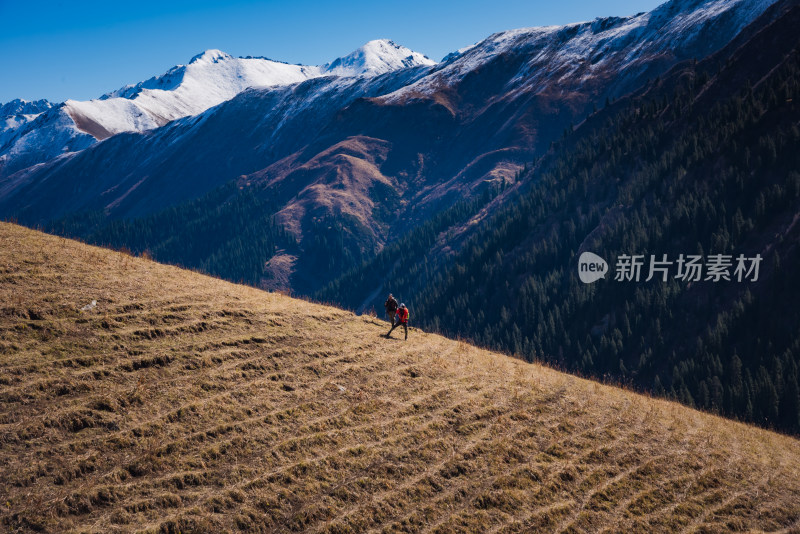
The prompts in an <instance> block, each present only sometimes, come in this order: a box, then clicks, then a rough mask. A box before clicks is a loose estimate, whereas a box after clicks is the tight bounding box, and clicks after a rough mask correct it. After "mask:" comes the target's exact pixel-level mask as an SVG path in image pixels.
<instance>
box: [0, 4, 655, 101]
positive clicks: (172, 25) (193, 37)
mask: <svg viewBox="0 0 800 534" xmlns="http://www.w3.org/2000/svg"><path fill="white" fill-rule="evenodd" d="M660 3H661V0H605V1H602V2H598V1H597V0H561V1H552V0H548V1H541V0H526V1H518V0H493V1H478V0H458V1H449V0H448V1H435V0H425V1H421V0H405V1H402V2H386V1H376V0H371V1H365V0H349V1H348V0H342V1H335V0H334V1H328V2H323V1H318V0H292V1H261V2H255V1H246V0H233V1H228V2H211V1H207V0H135V1H131V2H119V1H114V0H106V1H102V2H101V1H97V0H72V1H36V0H33V1H30V0H29V1H25V0H0V102H7V101H9V100H12V99H14V98H24V99H26V100H35V99H39V98H47V99H48V100H51V101H54V102H60V101H63V100H65V99H67V98H73V99H76V100H88V99H90V98H96V97H98V96H100V95H102V94H103V93H106V92H108V91H112V90H114V89H117V88H119V87H121V86H123V85H126V84H129V83H136V82H139V81H141V80H144V79H147V78H150V77H151V76H154V75H157V74H161V73H163V72H164V71H166V70H167V69H169V68H170V67H172V66H174V65H177V64H182V63H187V62H188V61H189V60H190V59H191V58H192V57H193V56H194V55H196V54H198V53H200V52H202V51H203V50H207V49H209V48H218V49H220V50H223V51H225V52H227V53H229V54H232V55H234V56H248V55H251V56H267V57H270V58H272V59H277V60H281V61H287V62H290V63H303V64H311V65H316V64H322V63H326V62H328V61H330V60H332V59H334V58H336V57H339V56H342V55H345V54H347V53H349V52H351V51H352V50H354V49H356V48H358V47H359V46H361V45H362V44H364V43H365V42H367V41H369V40H371V39H380V38H388V39H392V40H394V41H395V42H396V43H398V44H402V45H404V46H407V47H409V48H411V49H414V50H417V51H419V52H422V53H423V54H425V55H427V56H428V57H430V58H432V59H435V60H437V61H438V60H439V59H441V58H442V57H443V56H444V55H446V54H447V53H449V52H451V51H453V50H456V49H458V48H462V47H464V46H467V45H470V44H473V43H475V42H477V41H480V40H481V39H483V38H484V37H487V36H488V35H490V34H491V33H494V32H496V31H501V30H507V29H512V28H522V27H527V26H542V25H551V24H566V23H570V22H578V21H583V20H590V19H593V18H595V17H599V16H608V15H631V14H634V13H638V12H640V11H649V10H651V9H652V8H653V7H655V6H656V5H658V4H660Z"/></svg>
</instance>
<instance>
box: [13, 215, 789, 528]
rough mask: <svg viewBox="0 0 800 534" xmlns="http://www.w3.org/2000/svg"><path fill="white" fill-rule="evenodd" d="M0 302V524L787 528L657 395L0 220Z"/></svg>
mask: <svg viewBox="0 0 800 534" xmlns="http://www.w3.org/2000/svg"><path fill="white" fill-rule="evenodd" d="M92 300H97V306H96V307H95V308H94V309H92V310H90V311H79V309H80V308H82V307H83V306H85V305H86V304H88V303H90V302H91V301H92ZM0 302H2V308H1V309H0V509H1V510H2V511H0V529H1V530H2V531H3V532H27V531H45V532H138V531H146V532H228V531H254V532H287V531H307V532H327V533H346V532H439V533H445V532H539V531H542V532H601V531H609V532H620V531H624V532H671V531H685V532H728V531H783V532H800V441H798V440H797V439H794V438H791V437H786V436H782V435H778V434H775V433H772V432H768V431H765V430H762V429H758V428H754V427H751V426H747V425H743V424H739V423H735V422H732V421H729V420H725V419H722V418H719V417H715V416H712V415H708V414H704V413H700V412H698V411H694V410H691V409H688V408H686V407H683V406H680V405H678V404H675V403H670V402H665V401H661V400H654V399H651V398H649V397H646V396H642V395H638V394H634V393H631V392H629V391H625V390H622V389H618V388H614V387H610V386H604V385H601V384H598V383H595V382H591V381H588V380H583V379H580V378H576V377H573V376H570V375H567V374H563V373H560V372H557V371H554V370H552V369H548V368H546V367H543V366H540V365H531V364H526V363H523V362H521V361H517V360H515V359H513V358H510V357H507V356H504V355H501V354H497V353H493V352H489V351H486V350H482V349H478V348H475V347H472V346H469V345H467V344H465V343H462V342H459V341H453V340H451V339H446V338H444V337H441V336H438V335H433V334H426V333H423V332H420V331H419V330H417V329H412V331H410V332H409V340H408V341H406V342H404V341H401V340H400V339H398V338H400V337H401V336H400V335H399V334H398V332H397V331H395V333H394V336H395V339H385V338H383V337H381V334H383V333H384V332H386V330H388V328H387V326H386V323H385V322H382V321H378V320H377V319H375V318H372V317H365V316H362V317H358V316H355V315H353V314H351V313H348V312H344V311H341V310H339V309H336V308H331V307H326V306H321V305H317V304H312V303H309V302H305V301H302V300H296V299H292V298H289V297H286V296H283V295H280V294H277V293H267V292H263V291H259V290H256V289H253V288H250V287H244V286H238V285H235V284H231V283H228V282H223V281H221V280H218V279H215V278H211V277H208V276H203V275H200V274H197V273H194V272H191V271H186V270H181V269H179V268H176V267H171V266H165V265H160V264H157V263H154V262H152V261H148V260H146V259H143V258H134V257H131V256H130V255H127V254H124V253H121V252H115V251H111V250H105V249H101V248H95V247H90V246H86V245H83V244H80V243H78V242H74V241H69V240H65V239H60V238H57V237H53V236H49V235H46V234H42V233H39V232H36V231H33V230H29V229H25V228H22V227H19V226H15V225H12V224H7V223H0ZM411 312H412V322H413V318H414V317H413V309H412V310H411Z"/></svg>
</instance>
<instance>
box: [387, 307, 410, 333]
mask: <svg viewBox="0 0 800 534" xmlns="http://www.w3.org/2000/svg"><path fill="white" fill-rule="evenodd" d="M400 325H403V330H405V333H406V339H408V308H406V305H405V304H401V305H400V307H399V308H398V309H397V323H395V324H393V325H392V328H391V330H389V333H387V334H386V337H391V336H392V330H394V329H395V328H397V327H398V326H400Z"/></svg>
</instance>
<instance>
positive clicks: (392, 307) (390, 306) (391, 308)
mask: <svg viewBox="0 0 800 534" xmlns="http://www.w3.org/2000/svg"><path fill="white" fill-rule="evenodd" d="M383 307H384V308H386V315H388V316H389V322H390V323H392V326H394V314H395V312H397V299H396V298H394V296H393V295H392V294H391V293H389V298H388V299H386V302H384V303H383Z"/></svg>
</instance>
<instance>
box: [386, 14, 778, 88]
mask: <svg viewBox="0 0 800 534" xmlns="http://www.w3.org/2000/svg"><path fill="white" fill-rule="evenodd" d="M774 2H775V0H671V1H669V2H666V3H664V4H662V5H660V6H659V7H657V8H656V9H654V10H653V11H651V12H648V13H639V14H637V15H634V16H630V17H607V18H598V19H595V20H593V21H589V22H580V23H575V24H568V25H565V26H545V27H534V28H522V29H517V30H510V31H504V32H499V33H496V34H493V35H491V36H489V37H488V38H486V39H485V40H483V41H481V42H480V43H477V44H475V45H473V46H468V47H465V48H463V49H461V50H459V51H458V52H455V53H453V54H450V55H448V56H447V57H445V58H444V59H443V60H442V62H441V63H440V64H439V65H438V66H437V68H436V69H435V72H434V73H433V74H431V75H430V76H427V77H425V78H423V79H421V80H419V81H418V82H416V83H414V84H411V85H409V86H407V87H403V88H401V89H399V90H398V91H397V92H395V93H393V94H392V95H388V96H387V97H386V100H387V101H396V100H399V99H403V98H408V97H413V96H420V95H426V94H427V95H430V94H434V93H435V92H436V91H438V90H439V89H440V88H442V87H451V86H453V85H454V84H458V83H460V81H461V80H463V79H464V78H465V77H466V76H467V75H468V74H469V73H470V72H473V71H475V70H478V69H480V68H481V67H483V66H484V65H486V64H487V63H489V62H491V61H492V60H494V59H495V58H497V57H499V56H503V55H513V56H515V57H519V56H524V59H523V61H521V62H520V63H519V65H518V66H517V67H516V68H517V71H516V72H515V73H514V76H512V77H510V79H508V83H507V85H506V86H505V87H504V89H505V91H504V92H505V93H508V92H514V91H536V92H541V91H547V90H553V89H557V90H559V91H560V92H561V93H562V94H563V93H566V92H567V91H568V90H570V89H578V88H580V87H581V85H582V84H584V83H595V84H596V83H597V82H600V83H604V84H607V85H608V86H609V89H614V88H627V87H626V86H627V85H629V82H630V81H631V80H633V81H636V80H638V79H639V78H640V76H641V75H642V73H644V72H646V71H648V70H650V71H654V70H661V69H662V65H663V64H664V63H667V62H673V61H675V60H676V59H681V58H690V57H702V56H705V55H706V54H708V52H709V51H711V50H715V49H718V48H720V47H721V46H723V45H724V44H726V43H727V42H728V41H729V40H730V39H731V37H732V36H733V35H736V34H737V33H738V32H739V31H741V29H742V28H744V27H745V26H746V25H747V24H749V23H750V22H751V21H752V20H753V19H754V18H755V17H757V16H758V15H759V14H761V13H762V12H764V10H765V9H766V8H767V7H768V6H770V5H771V4H773V3H774ZM609 82H610V83H609Z"/></svg>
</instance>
